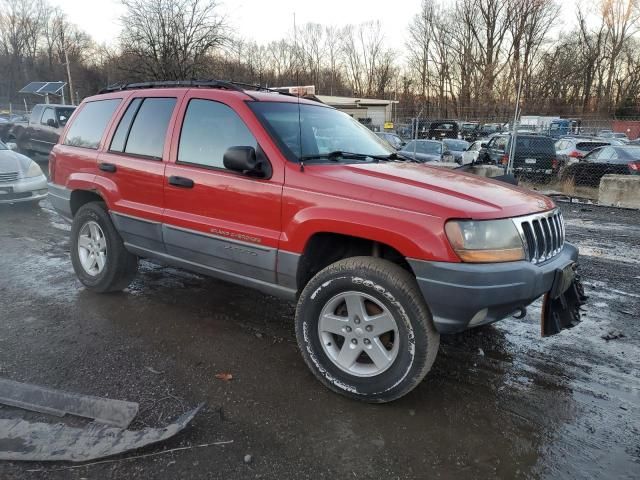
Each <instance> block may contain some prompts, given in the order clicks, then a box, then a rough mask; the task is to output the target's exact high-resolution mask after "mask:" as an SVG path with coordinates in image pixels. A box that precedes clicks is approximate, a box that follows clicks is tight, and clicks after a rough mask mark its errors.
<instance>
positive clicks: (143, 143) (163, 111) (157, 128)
mask: <svg viewBox="0 0 640 480" xmlns="http://www.w3.org/2000/svg"><path fill="white" fill-rule="evenodd" d="M132 105H133V103H132ZM132 105H130V106H129V108H131V107H132ZM175 105H176V99H175V98H145V99H144V100H143V101H142V105H140V106H139V108H138V109H137V112H135V113H132V114H131V118H133V124H132V125H131V127H130V128H128V126H127V125H126V120H127V118H125V117H127V116H128V114H129V109H127V112H126V113H125V114H124V116H123V118H122V121H121V122H120V123H121V125H119V126H118V131H116V134H115V135H114V141H115V140H117V139H119V138H122V136H123V135H125V134H124V133H122V134H121V132H120V127H122V128H123V130H124V129H125V128H127V129H128V130H129V133H128V135H125V136H126V138H125V139H124V144H123V145H122V146H124V150H120V151H124V153H129V154H131V155H140V156H143V157H149V158H154V159H158V160H160V159H162V152H163V150H164V141H165V137H166V135H167V128H168V127H169V120H171V115H172V114H173V109H174V107H175ZM129 122H130V120H129ZM117 146H118V145H112V149H113V147H117Z"/></svg>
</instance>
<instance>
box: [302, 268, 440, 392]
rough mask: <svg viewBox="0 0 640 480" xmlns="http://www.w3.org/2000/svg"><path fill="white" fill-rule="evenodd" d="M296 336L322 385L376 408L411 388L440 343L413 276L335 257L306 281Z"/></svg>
mask: <svg viewBox="0 0 640 480" xmlns="http://www.w3.org/2000/svg"><path fill="white" fill-rule="evenodd" d="M296 336H297V340H298V345H299V346H300V350H301V351H302V355H303V357H304V359H305V362H306V363H307V365H308V366H309V368H310V369H311V371H312V372H313V373H314V375H315V376H316V377H317V378H318V379H319V380H320V381H321V382H322V383H323V384H324V385H326V386H327V387H328V388H330V389H331V390H334V391H335V392H338V393H340V394H342V395H345V396H347V397H351V398H355V399H358V400H363V401H367V402H375V403H382V402H390V401H392V400H395V399H397V398H400V397H402V396H403V395H406V394H407V393H409V392H410V391H411V390H413V389H414V388H415V387H416V386H417V385H418V384H419V383H420V381H421V380H422V379H423V378H424V376H425V375H426V374H427V372H428V371H429V369H430V368H431V365H432V364H433V362H434V360H435V357H436V354H437V352H438V345H439V343H440V336H439V334H438V332H437V331H436V330H435V328H434V326H433V321H432V319H431V314H430V313H429V309H428V308H427V305H426V304H425V301H424V299H423V297H422V294H421V293H420V290H419V288H418V285H417V283H416V280H415V278H414V277H413V276H412V275H411V274H410V273H409V272H407V271H406V270H404V269H402V268H401V267H399V266H398V265H396V264H394V263H391V262H389V261H386V260H382V259H379V258H371V257H353V258H348V259H345V260H340V261H338V262H336V263H334V264H332V265H330V266H328V267H327V268H325V269H324V270H322V271H321V272H320V273H318V274H317V275H316V276H315V277H313V278H312V279H311V281H310V282H309V283H308V284H307V286H306V287H305V288H304V290H303V292H302V294H301V296H300V299H299V301H298V306H297V309H296Z"/></svg>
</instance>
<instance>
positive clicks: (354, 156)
mask: <svg viewBox="0 0 640 480" xmlns="http://www.w3.org/2000/svg"><path fill="white" fill-rule="evenodd" d="M341 158H342V159H345V160H366V159H368V158H374V159H375V158H376V156H375V155H367V154H365V153H354V152H345V151H342V150H334V151H333V152H329V153H317V154H314V155H302V156H301V157H300V158H299V160H300V161H303V162H304V161H306V160H316V159H319V160H322V159H327V160H331V161H332V162H338V161H339V160H340V159H341Z"/></svg>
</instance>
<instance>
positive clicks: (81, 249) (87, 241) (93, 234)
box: [78, 220, 107, 277]
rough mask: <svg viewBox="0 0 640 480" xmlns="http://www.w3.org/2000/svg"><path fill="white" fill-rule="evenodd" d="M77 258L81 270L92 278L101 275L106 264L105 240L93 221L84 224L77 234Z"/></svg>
mask: <svg viewBox="0 0 640 480" xmlns="http://www.w3.org/2000/svg"><path fill="white" fill-rule="evenodd" d="M78 257H79V258H80V264H81V265H82V269H83V270H84V271H85V272H86V273H87V274H89V275H91V276H92V277H95V276H96V275H99V274H100V273H102V271H103V270H104V267H105V265H106V263H107V239H106V238H105V235H104V232H103V231H102V228H100V225H98V223H97V222H94V221H93V220H90V221H88V222H86V223H85V224H84V225H83V226H82V228H81V229H80V232H79V233H78Z"/></svg>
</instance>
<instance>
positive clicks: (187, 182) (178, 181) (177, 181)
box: [169, 176, 194, 188]
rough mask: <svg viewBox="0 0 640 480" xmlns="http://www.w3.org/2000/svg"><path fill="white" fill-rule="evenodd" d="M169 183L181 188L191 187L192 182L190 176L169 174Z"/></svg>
mask: <svg viewBox="0 0 640 480" xmlns="http://www.w3.org/2000/svg"><path fill="white" fill-rule="evenodd" d="M169 185H174V186H176V187H181V188H193V185H194V184H193V180H191V179H190V178H185V177H176V176H171V177H169Z"/></svg>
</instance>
